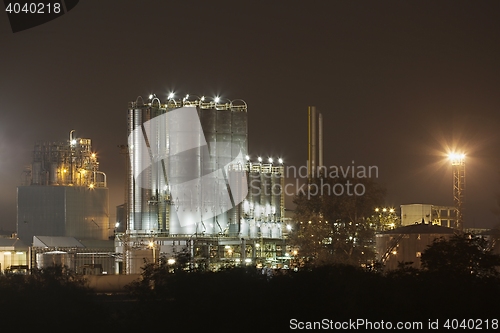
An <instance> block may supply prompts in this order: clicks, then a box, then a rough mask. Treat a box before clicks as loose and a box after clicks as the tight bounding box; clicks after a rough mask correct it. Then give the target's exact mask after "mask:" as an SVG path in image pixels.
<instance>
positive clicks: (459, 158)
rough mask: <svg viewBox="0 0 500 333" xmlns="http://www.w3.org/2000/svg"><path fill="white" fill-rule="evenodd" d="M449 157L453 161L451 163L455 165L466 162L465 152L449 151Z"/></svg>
mask: <svg viewBox="0 0 500 333" xmlns="http://www.w3.org/2000/svg"><path fill="white" fill-rule="evenodd" d="M448 159H449V160H450V161H451V164H453V165H456V164H461V163H464V160H465V154H464V153H455V152H453V153H449V154H448Z"/></svg>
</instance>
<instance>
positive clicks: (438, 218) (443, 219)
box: [401, 204, 456, 228]
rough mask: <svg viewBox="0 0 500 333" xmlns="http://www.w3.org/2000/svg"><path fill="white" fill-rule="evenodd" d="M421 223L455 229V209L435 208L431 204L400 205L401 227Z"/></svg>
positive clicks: (446, 207) (448, 207) (435, 206)
mask: <svg viewBox="0 0 500 333" xmlns="http://www.w3.org/2000/svg"><path fill="white" fill-rule="evenodd" d="M422 221H423V222H424V223H428V224H436V225H440V226H443V227H448V228H455V226H456V208H455V207H453V206H437V205H431V204H408V205H401V225H402V226H408V225H413V224H415V223H422Z"/></svg>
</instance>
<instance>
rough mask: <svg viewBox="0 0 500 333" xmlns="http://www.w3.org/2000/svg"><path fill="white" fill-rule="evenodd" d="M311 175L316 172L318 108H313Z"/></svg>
mask: <svg viewBox="0 0 500 333" xmlns="http://www.w3.org/2000/svg"><path fill="white" fill-rule="evenodd" d="M310 171H311V174H312V175H313V177H314V173H315V172H316V108H315V107H314V106H311V170H310Z"/></svg>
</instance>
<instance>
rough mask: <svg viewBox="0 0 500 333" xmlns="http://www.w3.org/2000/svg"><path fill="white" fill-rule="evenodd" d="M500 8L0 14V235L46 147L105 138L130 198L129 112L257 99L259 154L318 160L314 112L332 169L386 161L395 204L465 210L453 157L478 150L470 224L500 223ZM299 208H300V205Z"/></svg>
mask: <svg viewBox="0 0 500 333" xmlns="http://www.w3.org/2000/svg"><path fill="white" fill-rule="evenodd" d="M498 17H500V2H498V1H309V2H307V3H306V2H305V1H277V0H276V1H175V2H174V1H152V0H150V1H123V0H120V1H118V0H116V1H111V0H107V1H97V0H85V1H80V3H79V4H78V5H77V6H76V7H75V8H74V9H72V10H71V11H70V12H68V13H67V14H65V15H63V16H62V17H60V18H58V19H56V20H53V21H51V22H48V23H46V24H43V25H40V26H38V27H35V28H32V29H29V30H25V31H22V32H18V33H12V31H11V29H10V26H9V21H8V19H7V15H6V14H5V13H3V14H2V13H0V60H1V67H0V181H1V184H2V189H1V191H0V209H1V215H0V227H2V228H4V229H8V230H14V229H15V220H16V186H18V185H20V182H21V175H22V171H23V168H24V166H25V165H28V164H30V163H31V160H32V149H33V145H34V143H35V141H37V140H54V141H61V140H67V138H68V137H69V132H70V130H72V129H74V130H76V135H77V136H78V137H84V138H90V139H92V140H93V145H94V148H95V150H96V151H97V153H98V155H99V159H100V167H101V170H102V171H104V172H105V173H106V174H107V176H108V181H109V187H110V212H111V219H114V218H115V206H116V205H118V204H121V203H122V202H123V201H124V181H125V160H124V156H122V155H120V154H119V149H118V148H117V145H120V144H126V142H127V105H128V102H130V101H133V100H135V99H136V98H137V96H140V95H142V96H144V97H146V96H148V95H149V94H150V93H156V94H157V95H158V96H159V97H160V98H161V99H164V98H165V97H166V96H167V95H168V93H169V92H171V91H174V92H176V94H177V95H178V96H183V95H185V94H187V93H189V94H194V95H199V96H201V95H206V96H215V95H220V96H222V97H224V98H228V99H231V100H233V99H243V100H245V102H246V103H247V104H248V119H249V150H250V152H251V154H252V156H253V157H254V158H256V157H257V156H258V155H262V156H274V157H283V159H284V160H285V162H286V163H287V165H294V166H301V165H305V163H306V159H307V107H308V106H309V105H314V106H316V108H317V109H318V110H319V111H320V112H322V114H323V120H324V127H325V133H324V144H325V164H326V165H328V166H330V165H342V166H348V165H352V161H354V163H355V165H362V166H377V167H378V170H379V178H378V181H379V182H380V183H381V184H383V185H384V186H385V187H386V188H387V205H390V206H395V207H399V205H401V204H407V203H431V204H436V205H452V204H453V196H452V173H451V167H450V165H449V163H448V162H447V161H446V160H445V157H444V154H446V152H447V150H449V149H450V148H453V147H457V148H463V150H464V151H465V152H466V154H467V162H466V177H467V180H466V183H467V184H466V187H467V192H466V196H467V197H466V215H465V218H466V221H465V227H473V226H475V227H491V226H493V225H495V224H496V223H498V222H499V217H498V215H495V214H494V210H495V209H496V210H499V208H498V205H497V204H496V199H495V198H496V196H497V195H498V193H499V192H500V172H499V171H500V167H499V165H500V134H499V130H498V129H499V125H500V113H499V109H500V93H499V92H500V61H499V60H500V20H499V19H498ZM288 202H290V200H288Z"/></svg>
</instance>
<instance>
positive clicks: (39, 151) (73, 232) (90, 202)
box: [5, 130, 114, 271]
mask: <svg viewBox="0 0 500 333" xmlns="http://www.w3.org/2000/svg"><path fill="white" fill-rule="evenodd" d="M74 133H75V131H74V130H72V131H70V133H69V139H68V140H67V141H61V142H43V141H40V142H37V143H36V144H35V147H34V151H33V161H32V163H31V165H30V166H29V167H27V168H26V169H25V170H24V173H23V175H24V177H23V184H22V186H19V187H18V188H17V235H16V237H15V238H18V239H20V240H21V241H22V243H24V244H27V246H30V248H31V249H32V250H33V251H34V252H32V253H31V258H27V259H26V260H25V261H24V264H27V265H28V267H29V268H32V267H33V268H34V267H42V266H43V265H45V264H44V263H43V262H42V261H40V262H37V260H42V259H43V258H44V257H45V258H47V255H46V253H45V252H49V251H52V254H51V255H52V258H55V257H66V256H67V254H68V253H74V254H75V256H76V255H77V253H78V252H86V253H88V254H80V253H78V255H77V256H78V257H82V258H83V257H85V256H89V257H91V258H93V259H92V260H93V263H94V264H96V265H97V264H100V263H98V262H97V261H99V260H100V259H97V257H98V256H97V255H96V253H104V252H106V253H107V255H106V258H109V257H110V256H112V253H113V252H114V247H113V242H112V241H110V240H109V234H110V225H109V204H108V188H107V184H106V174H105V173H104V172H102V171H100V170H99V162H98V158H97V155H96V152H95V151H94V150H93V149H92V145H91V140H90V139H86V138H77V137H76V136H74ZM44 237H49V238H50V241H49V242H48V243H50V245H47V244H45V243H44V242H41V241H40V239H43V238H44ZM67 239H74V240H75V242H78V244H80V242H90V241H100V242H101V243H100V244H99V246H98V251H97V252H96V251H95V250H94V249H93V247H94V245H91V246H90V247H89V246H73V245H74V244H72V245H69V244H70V243H71V242H68V241H67ZM42 244H45V245H42ZM80 248H81V249H82V250H81V251H80V250H79V249H80ZM54 251H56V252H54ZM42 252H43V253H44V254H40V253H42ZM38 254H40V255H38ZM55 254H57V255H55ZM54 260H55V259H54ZM106 260H108V259H106ZM81 262H82V263H84V262H85V260H83V259H82V260H81ZM70 267H72V268H74V269H75V270H79V269H80V268H81V267H77V265H76V264H72V265H71V266H70ZM5 268H8V267H5ZM108 270H111V271H114V267H113V268H109V269H108Z"/></svg>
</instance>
